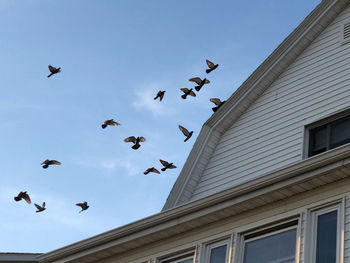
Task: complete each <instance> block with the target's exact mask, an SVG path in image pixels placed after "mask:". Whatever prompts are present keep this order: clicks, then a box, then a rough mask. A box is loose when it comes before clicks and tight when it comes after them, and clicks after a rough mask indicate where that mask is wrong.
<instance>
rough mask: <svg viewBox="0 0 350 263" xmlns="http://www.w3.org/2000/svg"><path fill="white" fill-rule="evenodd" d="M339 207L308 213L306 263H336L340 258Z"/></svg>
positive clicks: (340, 210) (340, 211) (340, 212)
mask: <svg viewBox="0 0 350 263" xmlns="http://www.w3.org/2000/svg"><path fill="white" fill-rule="evenodd" d="M341 214H342V209H341V205H340V204H338V205H334V206H330V207H327V208H323V209H318V210H312V211H310V214H309V215H310V217H309V218H310V219H309V230H310V231H307V233H306V234H307V236H306V238H307V240H308V248H307V251H306V253H307V254H308V262H310V263H336V262H339V258H340V241H341V238H340V234H341V233H340V232H341V230H340V229H341Z"/></svg>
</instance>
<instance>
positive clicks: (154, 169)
mask: <svg viewBox="0 0 350 263" xmlns="http://www.w3.org/2000/svg"><path fill="white" fill-rule="evenodd" d="M149 173H156V174H160V172H159V171H158V170H157V169H156V168H154V167H152V168H148V169H147V170H146V171H145V172H144V174H149Z"/></svg>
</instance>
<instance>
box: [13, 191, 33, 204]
mask: <svg viewBox="0 0 350 263" xmlns="http://www.w3.org/2000/svg"><path fill="white" fill-rule="evenodd" d="M14 199H15V201H17V202H18V201H21V200H22V199H24V200H25V201H26V202H27V203H28V204H31V203H32V201H30V197H29V195H28V194H27V192H20V193H19V194H18V195H17V196H15V197H14Z"/></svg>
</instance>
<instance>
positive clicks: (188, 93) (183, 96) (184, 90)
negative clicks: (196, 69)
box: [180, 88, 196, 100]
mask: <svg viewBox="0 0 350 263" xmlns="http://www.w3.org/2000/svg"><path fill="white" fill-rule="evenodd" d="M180 90H181V91H182V92H183V93H184V94H183V95H181V98H183V99H184V100H185V99H186V98H187V96H188V95H190V96H192V97H196V93H194V91H193V89H188V88H182V89H180Z"/></svg>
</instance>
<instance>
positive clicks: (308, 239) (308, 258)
mask: <svg viewBox="0 0 350 263" xmlns="http://www.w3.org/2000/svg"><path fill="white" fill-rule="evenodd" d="M334 211H337V244H336V263H342V262H343V261H344V254H343V251H344V236H343V235H344V201H343V200H342V201H338V202H336V203H333V204H328V205H323V206H320V207H315V208H311V209H309V210H308V212H307V220H306V222H307V225H306V227H305V231H304V232H305V237H304V238H305V248H304V251H305V262H310V263H315V262H316V245H317V219H318V216H320V215H324V214H327V213H330V212H334Z"/></svg>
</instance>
